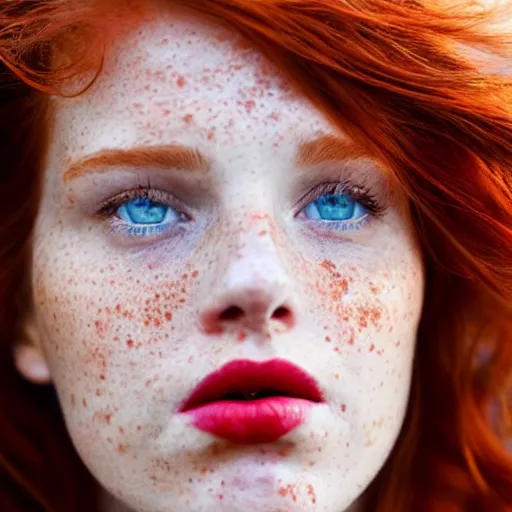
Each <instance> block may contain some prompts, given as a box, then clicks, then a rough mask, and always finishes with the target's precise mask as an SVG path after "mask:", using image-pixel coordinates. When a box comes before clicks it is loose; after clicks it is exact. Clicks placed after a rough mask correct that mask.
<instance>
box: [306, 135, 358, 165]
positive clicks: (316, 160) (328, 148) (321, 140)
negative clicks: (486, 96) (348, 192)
mask: <svg viewBox="0 0 512 512" xmlns="http://www.w3.org/2000/svg"><path fill="white" fill-rule="evenodd" d="M356 158H368V153H366V152H365V151H364V150H363V149H362V148H360V147H358V146H357V145H356V144H354V143H353V142H351V141H349V140H345V139H342V138H341V137H338V136H336V135H322V136H321V137H318V138H316V139H314V140H311V141H307V142H303V143H301V144H300V145H299V150H298V152H297V158H296V165H297V166H298V167H302V168H304V167H313V166H315V165H318V164H321V163H323V162H328V161H333V160H354V159H356Z"/></svg>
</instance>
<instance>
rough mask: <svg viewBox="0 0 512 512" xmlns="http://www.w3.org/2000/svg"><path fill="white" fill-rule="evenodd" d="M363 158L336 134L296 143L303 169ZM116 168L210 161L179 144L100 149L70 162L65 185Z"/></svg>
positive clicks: (180, 166)
mask: <svg viewBox="0 0 512 512" xmlns="http://www.w3.org/2000/svg"><path fill="white" fill-rule="evenodd" d="M365 156H367V154H366V153H365V152H364V151H362V150H361V149H360V148H358V147H357V146H356V145H355V144H353V143H352V142H350V141H347V140H344V139H342V138H340V137H337V136H335V135H322V136H320V137H318V138H316V139H314V140H311V141H306V142H302V143H300V144H299V148H298V151H297V156H296V159H295V163H296V165H297V166H298V167H300V168H305V167H312V166H315V165H318V164H320V163H322V162H327V161H333V160H334V161H336V160H352V159H356V158H362V157H365ZM116 166H123V167H137V168H156V169H175V170H178V171H189V172H196V171H201V170H206V171H207V170H209V169H210V161H209V159H208V158H207V157H206V156H205V155H203V154H202V153H201V152H200V151H199V150H198V149H197V148H192V147H189V146H183V145H181V144H169V145H164V146H138V147H134V148H130V149H103V150H101V151H98V152H96V153H93V154H91V155H88V156H86V157H83V158H81V159H79V160H77V161H76V162H73V163H72V164H71V165H70V166H69V167H68V168H67V170H66V172H65V173H64V177H63V181H64V183H67V182H69V181H72V180H75V179H77V178H80V177H82V176H84V175H86V174H94V173H104V172H107V171H108V170H109V168H112V167H116Z"/></svg>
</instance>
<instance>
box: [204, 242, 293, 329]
mask: <svg viewBox="0 0 512 512" xmlns="http://www.w3.org/2000/svg"><path fill="white" fill-rule="evenodd" d="M217 270H218V272H217V275H216V279H215V284H214V286H213V287H212V288H213V289H210V292H209V293H208V295H209V299H208V301H207V303H206V304H205V307H204V308H203V311H202V314H201V323H202V326H203V328H204V330H205V331H206V332H212V333H215V332H224V331H225V330H226V329H229V328H242V329H247V330H251V331H255V332H265V333H266V332H268V331H269V329H271V328H276V329H278V330H279V332H284V331H288V330H291V329H292V328H293V327H294V325H295V323H296V320H297V312H296V305H295V302H294V297H293V294H292V285H293V281H292V277H291V275H290V273H288V272H287V270H286V268H285V265H283V262H282V261H281V259H280V258H279V256H278V255H277V254H276V251H275V250H272V249H269V248H268V247H267V248H261V247H258V248H255V247H252V248H251V249H247V250H245V251H242V252H239V253H238V254H237V255H235V256H234V257H231V258H229V257H228V261H227V262H226V264H225V265H224V268H221V269H219V268H218V267H217ZM219 270H220V271H219Z"/></svg>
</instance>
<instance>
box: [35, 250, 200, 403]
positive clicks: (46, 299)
mask: <svg viewBox="0 0 512 512" xmlns="http://www.w3.org/2000/svg"><path fill="white" fill-rule="evenodd" d="M38 261H40V262H44V261H48V258H44V257H41V258H38ZM34 270H35V271H34V285H35V286H34V292H35V300H36V305H37V313H38V319H39V324H40V328H41V332H42V334H43V340H44V345H45V350H46V353H47V355H48V358H49V362H50V366H51V370H52V376H53V378H54V380H55V382H56V384H57V388H59V387H60V388H61V389H59V391H61V390H62V389H63V388H66V391H69V388H77V389H79V391H80V392H81V393H83V394H84V396H85V395H93V396H95V397H100V396H103V395H106V394H108V393H112V391H113V392H114V393H115V389H116V386H117V385H118V384H120V383H123V385H124V386H126V385H127V384H131V385H135V384H136V383H140V382H141V380H144V375H147V374H151V375H153V373H154V372H153V371H152V370H151V368H152V367H155V366H156V365H157V363H158V361H159V360H161V359H164V358H167V357H169V356H170V355H171V354H172V353H174V354H173V357H175V356H176V354H175V353H176V352H179V350H180V347H183V345H184V344H182V343H179V340H178V339H177V338H178V336H177V334H179V333H180V332H182V331H183V328H182V327H178V328H177V326H182V325H183V323H184V322H185V321H186V319H187V318H189V317H190V311H189V310H190V308H191V307H192V306H193V303H194V302H195V301H194V300H191V295H194V294H195V290H196V288H197V282H198V279H199V271H198V270H195V269H193V268H191V267H190V266H188V267H186V268H185V270H181V271H180V272H179V273H178V272H176V273H170V272H169V271H168V269H165V271H164V270H163V269H162V268H158V267H153V266H151V265H144V266H139V265H137V268H134V269H130V268H127V266H126V264H125V265H121V264H119V262H117V263H112V264H107V265H101V264H98V265H94V264H87V263H83V264H81V265H78V264H73V263H71V260H69V261H67V260H66V259H65V258H64V259H61V260H59V259H56V260H54V262H53V264H52V265H47V264H44V263H38V264H37V265H36V266H35V269H34ZM132 270H133V271H132ZM178 357H179V354H178ZM184 357H185V356H184ZM149 378H150V377H148V379H149ZM59 383H62V386H59ZM150 385H151V386H153V383H152V384H150ZM74 394H75V395H76V393H74ZM66 399H70V396H69V393H67V394H66V397H63V400H66ZM74 401H75V402H80V403H81V402H82V400H81V399H80V400H79V399H78V398H77V397H76V396H75V398H74Z"/></svg>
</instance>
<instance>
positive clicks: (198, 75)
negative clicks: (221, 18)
mask: <svg viewBox="0 0 512 512" xmlns="http://www.w3.org/2000/svg"><path fill="white" fill-rule="evenodd" d="M108 64H109V66H108V71H107V73H111V74H115V75H116V78H117V79H119V78H120V77H119V75H124V74H126V73H125V72H126V71H127V70H132V71H133V72H135V73H137V72H139V71H143V72H144V73H146V76H142V77H140V78H143V79H151V78H155V76H151V73H156V74H157V76H158V77H160V79H166V78H168V79H176V81H175V84H176V85H178V86H179V87H183V85H184V84H183V81H180V80H179V78H180V76H183V78H188V79H189V80H191V81H192V82H193V83H194V84H201V85H203V86H206V87H203V88H202V89H206V90H208V89H209V87H208V85H212V86H213V87H212V89H213V90H214V91H215V92H216V94H217V95H218V94H220V95H221V96H222V92H223V91H224V90H226V91H230V87H229V86H231V91H230V92H232V90H233V89H232V88H233V87H239V88H240V89H243V88H244V87H253V86H255V85H259V86H260V87H262V88H263V87H266V88H267V89H274V90H275V92H279V93H280V94H281V95H283V96H288V97H289V99H292V97H293V94H292V92H291V89H290V87H289V84H288V83H287V81H286V80H285V79H284V77H282V76H280V74H279V72H278V70H277V69H275V67H274V66H272V65H271V64H270V63H269V62H268V60H266V59H265V58H264V57H263V56H262V55H261V54H260V53H259V52H257V51H255V50H254V49H252V48H250V47H248V46H247V44H246V43H245V42H244V41H243V40H242V39H241V38H240V37H239V36H238V35H237V34H236V33H235V32H234V31H230V30H228V29H227V28H224V27H219V26H215V25H212V24H211V23H209V22H206V21H204V20H202V19H200V18H196V17H193V16H190V15H186V14H183V13H169V14H168V15H166V16H162V15H161V16H159V17H158V18H157V19H153V20H148V21H146V22H145V23H143V24H141V25H140V27H139V28H138V30H136V31H133V32H131V33H130V34H128V35H127V37H126V38H125V39H124V40H121V41H117V42H116V44H115V46H114V47H112V49H111V59H109V62H108ZM178 73H180V74H181V75H178ZM184 75H186V76H184ZM215 83H217V87H215V85H214V84H215ZM221 83H222V84H223V85H225V86H226V87H224V88H222V90H221V88H220V87H218V85H220V84H221ZM196 92H197V91H196Z"/></svg>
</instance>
